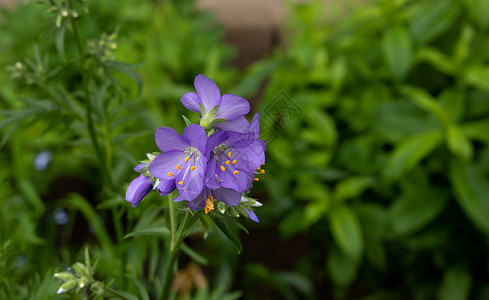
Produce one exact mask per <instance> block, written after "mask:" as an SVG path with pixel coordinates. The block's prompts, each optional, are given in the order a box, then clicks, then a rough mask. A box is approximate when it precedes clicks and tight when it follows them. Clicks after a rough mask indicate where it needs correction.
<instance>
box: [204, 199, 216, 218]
mask: <svg viewBox="0 0 489 300" xmlns="http://www.w3.org/2000/svg"><path fill="white" fill-rule="evenodd" d="M213 209H214V198H213V197H212V195H209V196H208V197H207V199H206V200H205V214H208V213H209V212H210V211H211V210H213Z"/></svg>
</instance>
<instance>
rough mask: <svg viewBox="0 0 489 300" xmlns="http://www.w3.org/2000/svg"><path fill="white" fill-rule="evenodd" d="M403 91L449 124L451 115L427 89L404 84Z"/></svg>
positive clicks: (421, 106) (444, 122)
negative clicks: (449, 115)
mask: <svg viewBox="0 0 489 300" xmlns="http://www.w3.org/2000/svg"><path fill="white" fill-rule="evenodd" d="M401 92H402V93H403V94H405V95H407V96H408V97H409V98H410V99H411V100H412V101H413V102H414V103H415V104H416V105H417V106H419V107H420V108H421V109H424V110H426V111H427V112H429V113H432V114H433V115H435V116H437V117H438V119H439V120H440V121H441V122H442V123H443V124H448V122H449V117H448V114H447V112H446V111H445V110H444V109H443V107H442V106H441V105H440V104H439V103H438V102H437V101H436V100H435V99H434V98H433V97H431V95H429V94H428V93H427V92H426V91H425V90H422V89H420V88H417V87H413V86H408V85H404V86H402V87H401Z"/></svg>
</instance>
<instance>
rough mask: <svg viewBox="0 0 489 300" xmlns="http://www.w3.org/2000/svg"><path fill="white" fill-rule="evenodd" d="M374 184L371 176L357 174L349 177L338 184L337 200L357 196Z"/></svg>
mask: <svg viewBox="0 0 489 300" xmlns="http://www.w3.org/2000/svg"><path fill="white" fill-rule="evenodd" d="M373 184H374V181H373V179H372V178H371V177H365V176H357V177H350V178H347V179H345V180H343V181H341V182H340V183H339V184H338V185H337V186H336V190H335V192H336V200H338V201H343V200H347V199H353V198H356V197H358V196H359V195H360V194H362V193H363V191H365V190H366V189H368V188H369V187H371V186H372V185H373Z"/></svg>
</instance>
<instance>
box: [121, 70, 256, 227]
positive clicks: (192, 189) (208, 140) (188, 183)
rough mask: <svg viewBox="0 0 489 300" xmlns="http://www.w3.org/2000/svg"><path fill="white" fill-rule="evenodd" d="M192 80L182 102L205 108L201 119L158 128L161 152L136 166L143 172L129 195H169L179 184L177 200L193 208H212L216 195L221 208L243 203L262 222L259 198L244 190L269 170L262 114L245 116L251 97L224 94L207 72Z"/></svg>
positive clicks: (192, 107) (128, 197)
mask: <svg viewBox="0 0 489 300" xmlns="http://www.w3.org/2000/svg"><path fill="white" fill-rule="evenodd" d="M194 85H195V89H196V91H197V92H196V93H194V92H190V93H186V94H184V95H183V96H182V99H181V102H182V104H183V105H184V106H185V107H186V108H187V109H189V110H191V111H194V112H199V113H201V118H200V124H199V125H198V124H189V125H188V126H187V128H185V130H184V131H183V133H182V135H179V134H178V133H177V132H176V131H175V130H174V129H172V128H170V127H160V128H158V129H157V130H156V133H155V140H156V145H157V146H158V148H159V149H160V150H161V151H162V153H159V154H157V153H155V154H148V159H147V160H145V161H142V162H141V164H140V165H138V166H137V167H136V168H135V170H136V171H138V172H140V173H141V175H140V176H139V177H137V178H136V179H134V180H133V181H132V182H131V184H130V185H129V187H128V189H127V192H126V201H129V202H131V204H132V206H133V207H135V206H136V205H138V204H139V202H140V201H141V200H142V199H143V198H144V197H145V196H146V195H147V194H148V193H149V192H150V191H151V190H158V192H159V193H160V195H162V196H166V195H168V194H170V193H171V192H172V191H173V190H175V189H176V190H177V191H178V193H179V195H178V196H177V197H176V198H175V199H174V201H183V200H185V201H186V202H187V206H188V207H189V208H190V209H191V210H193V211H197V210H200V209H205V213H209V212H210V211H211V210H213V209H214V207H215V201H218V203H217V204H218V206H219V208H220V209H219V210H220V211H221V212H224V211H226V209H227V207H236V206H239V208H240V209H239V210H238V211H242V212H245V213H246V215H247V216H248V218H249V219H250V220H253V221H255V222H258V218H257V217H256V214H255V213H254V211H253V207H258V206H261V203H259V202H258V201H256V200H254V199H251V198H248V197H244V196H243V194H246V193H247V192H248V191H249V190H250V188H251V186H252V184H253V182H255V181H258V180H259V179H258V177H256V175H257V174H263V173H265V170H263V169H262V165H263V164H264V163H265V141H263V140H260V139H259V138H258V135H259V130H260V128H259V120H258V119H259V117H258V114H255V116H254V118H253V120H252V121H251V123H249V122H248V121H247V119H246V118H245V117H244V115H245V114H247V113H248V112H249V111H250V105H249V103H248V101H247V100H245V99H243V98H241V97H239V96H236V95H231V94H225V95H222V96H221V93H220V90H219V88H218V86H217V85H216V84H215V83H214V82H213V81H212V80H210V79H209V78H207V77H205V76H204V75H198V76H197V77H196V78H195V82H194ZM250 199H251V201H250ZM226 206H227V207H226Z"/></svg>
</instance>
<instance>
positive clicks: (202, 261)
mask: <svg viewBox="0 0 489 300" xmlns="http://www.w3.org/2000/svg"><path fill="white" fill-rule="evenodd" d="M181 249H182V251H183V252H184V253H185V254H187V255H188V256H189V257H190V258H191V259H192V260H193V261H195V262H196V263H199V264H201V265H204V266H207V265H208V264H209V262H208V261H207V259H205V258H204V257H203V256H202V255H200V254H199V253H197V252H196V251H194V250H193V249H192V248H190V247H189V246H187V245H185V244H184V243H182V245H181Z"/></svg>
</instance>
